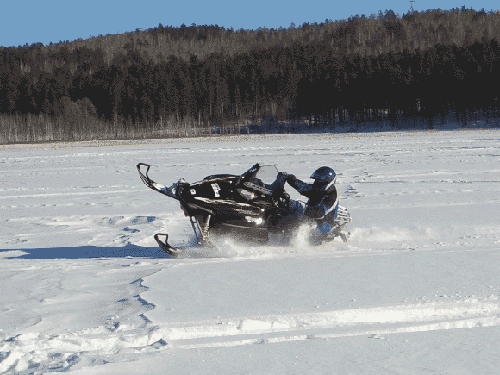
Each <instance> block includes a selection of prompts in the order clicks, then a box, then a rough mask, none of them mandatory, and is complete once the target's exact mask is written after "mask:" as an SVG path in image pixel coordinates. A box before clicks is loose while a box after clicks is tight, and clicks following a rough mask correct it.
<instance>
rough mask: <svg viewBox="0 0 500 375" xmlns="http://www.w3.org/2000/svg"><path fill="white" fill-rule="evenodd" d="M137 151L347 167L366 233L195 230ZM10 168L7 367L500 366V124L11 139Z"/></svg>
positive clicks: (2, 245)
mask: <svg viewBox="0 0 500 375" xmlns="http://www.w3.org/2000/svg"><path fill="white" fill-rule="evenodd" d="M139 162H143V163H148V164H152V165H153V167H152V169H151V171H150V173H149V175H150V177H151V178H153V180H155V181H157V182H159V183H162V184H166V185H170V184H171V183H173V182H176V181H177V180H178V179H179V178H181V177H183V178H185V179H186V181H191V182H194V181H198V180H200V179H202V178H203V177H205V176H206V175H209V174H217V173H233V174H240V173H242V172H244V171H245V170H247V169H248V168H249V167H250V166H251V165H253V164H254V163H256V162H259V163H262V164H275V165H276V166H277V167H278V169H279V170H281V171H285V172H288V173H293V174H295V175H296V176H297V177H298V178H301V179H303V180H306V181H308V178H309V176H310V174H311V173H312V172H313V171H314V170H315V169H316V168H317V167H320V166H322V165H328V166H331V167H333V168H334V169H335V171H336V172H337V175H338V179H337V188H338V191H339V193H340V204H341V205H343V206H345V207H346V208H347V209H348V210H349V212H350V214H351V216H352V219H353V221H352V223H351V224H349V227H348V230H350V231H351V237H350V241H349V242H348V243H347V244H344V243H343V242H342V241H340V240H338V241H337V240H336V241H334V242H333V243H329V244H327V245H323V246H319V247H311V246H309V245H308V244H307V242H306V241H305V240H304V235H303V233H302V231H301V230H299V231H298V232H297V234H296V236H295V238H294V239H293V241H292V244H291V245H290V246H283V245H281V244H278V243H276V244H274V243H271V244H268V245H265V246H264V245H259V244H251V243H238V242H236V241H235V240H233V239H231V238H217V239H216V243H217V248H216V249H211V248H196V247H190V246H189V245H190V243H192V241H193V234H192V230H191V227H190V224H189V220H188V219H187V218H185V217H184V216H183V214H182V211H181V210H180V209H179V205H178V203H177V202H176V201H174V200H172V199H168V198H166V197H164V196H162V195H161V194H158V193H156V192H153V191H152V190H149V189H148V188H147V187H146V186H145V185H143V184H142V182H141V180H140V179H139V175H138V173H137V170H136V167H135V166H136V164H137V163H139ZM0 172H1V174H0V176H1V177H0V178H1V184H0V191H1V194H0V212H1V216H0V220H1V226H0V275H1V276H0V277H1V281H2V288H1V289H0V373H5V374H42V373H47V372H59V371H70V372H72V373H75V374H343V375H344V374H418V375H421V374H431V373H432V374H434V373H438V374H500V366H499V360H498V348H499V347H500V302H499V300H498V296H499V290H500V132H499V131H498V130H468V131H445V132H440V131H428V132H387V133H366V134H342V135H325V134H322V135H269V136H257V135H254V136H237V137H236V136H234V137H220V138H199V139H182V140H157V141H142V142H128V141H127V142H124V141H123V142H118V141H113V142H111V141H110V142H100V143H99V142H87V143H86V142H81V143H59V144H41V145H10V146H0ZM287 191H288V192H289V193H290V194H291V196H292V198H296V199H297V198H299V196H298V194H297V193H296V192H295V191H294V190H293V189H291V188H290V187H288V188H287ZM154 233H169V235H170V239H171V243H172V244H174V245H177V246H180V247H182V248H183V249H184V253H183V254H182V256H181V257H180V258H178V259H173V258H170V257H169V256H168V255H167V254H165V253H163V252H161V251H160V249H159V248H158V247H157V246H156V243H155V241H154V239H153V234H154Z"/></svg>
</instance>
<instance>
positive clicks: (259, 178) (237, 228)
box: [137, 163, 351, 255]
mask: <svg viewBox="0 0 500 375" xmlns="http://www.w3.org/2000/svg"><path fill="white" fill-rule="evenodd" d="M141 167H143V168H144V167H146V171H145V172H144V173H143V170H141ZM150 168H151V165H149V164H145V163H139V164H137V171H138V172H139V175H140V177H141V180H142V181H143V182H144V184H145V185H146V186H148V187H149V188H150V189H152V190H155V191H157V192H159V193H161V194H164V195H166V196H167V197H169V198H173V199H175V200H177V201H178V202H179V203H180V207H181V209H182V210H183V211H184V215H185V216H189V219H190V222H191V226H192V228H193V231H194V233H195V236H196V241H197V244H198V245H203V246H206V245H211V242H210V234H218V235H221V234H222V235H224V234H229V235H231V236H233V237H234V236H236V237H237V238H239V239H242V240H250V241H252V242H254V241H258V242H262V243H265V242H267V241H268V240H269V237H270V235H271V234H276V235H281V236H282V238H283V237H285V238H290V236H291V234H292V233H293V231H294V229H296V228H297V227H298V225H299V224H300V223H298V222H296V221H297V220H293V218H291V216H290V211H289V207H290V204H289V203H290V196H289V195H288V193H286V191H285V190H284V188H278V189H272V188H271V185H268V184H266V183H265V182H264V180H266V179H267V178H268V177H271V178H273V179H274V178H276V176H277V175H279V174H280V173H281V172H278V169H277V168H276V166H274V165H259V164H255V165H254V166H252V167H251V168H250V169H249V170H248V171H246V172H245V173H243V174H242V175H233V174H216V175H210V176H207V177H205V178H204V179H203V180H201V181H198V182H195V183H188V182H186V181H185V180H184V179H180V180H179V181H178V182H176V183H173V184H172V185H171V186H164V185H160V184H158V183H156V182H154V181H153V180H152V179H151V178H149V176H148V172H149V169H150ZM349 222H351V217H350V215H349V212H348V211H347V209H346V208H345V207H342V206H339V209H338V214H337V218H336V220H335V223H334V227H333V229H332V230H331V231H330V233H329V234H328V235H327V236H323V237H322V238H321V240H320V241H319V243H322V242H324V241H331V240H333V239H334V238H336V237H340V238H342V240H343V241H344V242H347V234H346V233H343V232H342V230H343V229H344V227H345V226H346V225H347V224H348V223H349ZM160 236H164V237H165V239H164V240H162V239H161V238H160ZM154 239H155V240H156V242H157V243H158V245H159V246H160V247H161V248H162V249H163V250H164V251H165V252H166V253H168V254H171V255H177V254H178V252H179V249H177V248H175V247H173V246H171V245H170V244H169V243H168V234H165V233H157V234H155V235H154ZM316 244H318V242H316Z"/></svg>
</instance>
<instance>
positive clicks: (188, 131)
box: [0, 7, 500, 144]
mask: <svg viewBox="0 0 500 375" xmlns="http://www.w3.org/2000/svg"><path fill="white" fill-rule="evenodd" d="M499 38H500V13H499V12H498V11H497V12H486V11H484V9H482V10H480V11H476V10H473V9H467V8H465V7H461V8H455V9H451V10H440V9H432V10H427V11H424V12H418V11H410V12H408V13H406V14H404V15H403V16H400V15H397V14H395V13H394V12H393V11H392V10H386V11H385V12H382V11H380V12H379V13H378V14H371V15H370V16H366V15H361V16H360V15H355V16H352V17H349V18H348V19H347V20H335V21H332V20H328V19H327V20H325V21H324V22H321V23H317V22H315V23H304V24H302V25H300V26H298V27H297V26H296V25H294V24H293V23H292V24H291V25H290V27H288V28H283V27H280V28H279V29H272V28H271V29H267V28H259V29H257V30H244V29H240V30H234V29H232V28H231V29H225V28H223V27H219V26H218V25H210V26H208V25H203V26H200V25H195V24H192V25H191V26H185V25H182V26H181V27H164V26H163V25H162V24H159V25H158V27H154V28H150V29H147V30H143V29H136V30H135V31H132V32H127V33H123V34H115V35H109V34H108V35H98V36H95V37H92V38H89V39H86V40H83V39H78V40H73V41H68V40H66V41H59V43H50V45H43V44H42V43H34V44H32V45H28V44H26V45H24V46H18V47H8V48H7V47H0V143H4V144H5V143H22V142H29V143H32V142H49V141H82V140H94V139H144V138H162V137H186V136H199V135H209V134H227V133H245V134H246V133H256V132H268V133H278V132H305V131H307V132H320V131H329V132H335V129H336V128H338V127H340V126H343V125H346V124H349V125H352V126H354V127H355V129H356V130H357V131H362V130H363V129H369V128H373V127H375V126H379V125H380V124H386V125H388V126H390V127H391V129H395V130H396V129H407V128H428V129H432V128H433V127H434V126H436V125H437V124H443V123H446V122H450V121H453V122H458V123H460V124H463V125H465V124H466V123H467V122H468V121H478V120H482V121H485V122H490V123H496V122H498V119H499V118H500V113H499V111H498V109H499V108H498V102H497V99H498V90H499V85H498V83H499V82H500V79H499V78H500V58H499V57H500V45H499Z"/></svg>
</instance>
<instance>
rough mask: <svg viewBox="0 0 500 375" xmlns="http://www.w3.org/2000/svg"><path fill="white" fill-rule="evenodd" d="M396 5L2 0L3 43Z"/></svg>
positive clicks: (420, 0) (487, 3) (272, 22)
mask: <svg viewBox="0 0 500 375" xmlns="http://www.w3.org/2000/svg"><path fill="white" fill-rule="evenodd" d="M467 1H468V2H467V3H466V2H465V0H456V1H455V0H435V1H431V0H415V2H414V3H413V8H414V9H415V10H418V11H419V12H421V11H425V10H428V9H437V8H440V9H443V10H444V9H446V10H448V9H452V8H460V7H461V6H463V5H465V6H466V7H467V8H470V7H473V8H474V9H476V10H479V9H481V8H484V9H485V10H488V11H489V10H492V9H493V10H497V9H499V8H500V6H499V5H498V2H494V1H492V0H484V1H481V0H479V1H477V0H475V1H474V2H472V1H471V0H467ZM386 9H392V10H394V12H396V13H398V14H400V15H402V14H404V13H407V12H408V10H409V9H410V2H409V1H406V0H398V1H395V0H384V1H374V0H347V1H338V0H330V1H324V0H309V1H296V0H289V1H283V0H267V1H264V0H253V1H247V2H243V1H238V0H205V1H200V0H173V1H171V0H162V1H158V0H138V1H130V0H121V1H116V0H100V1H96V0H80V1H75V0H65V1H63V0H24V1H23V0H0V46H6V47H9V46H18V45H24V44H26V43H28V44H32V43H36V42H41V43H43V44H48V43H50V42H51V41H52V42H53V43H57V42H59V40H70V41H71V40H74V39H78V38H82V39H87V38H89V37H90V36H97V35H99V34H103V35H105V34H116V33H118V32H120V33H124V32H127V31H133V30H135V29H136V28H143V29H148V28H150V27H157V26H158V24H159V23H161V24H162V25H163V26H175V27H178V26H180V25H181V24H183V23H184V24H186V25H187V26H190V25H191V24H192V23H195V24H197V25H204V24H207V25H210V24H214V25H215V24H217V25H219V26H223V27H225V28H230V27H233V28H234V29H240V28H243V29H256V28H258V27H268V28H271V27H272V28H278V27H280V26H283V27H289V26H290V23H291V22H294V23H295V24H296V25H297V26H299V25H302V23H304V22H315V21H317V22H323V21H324V20H325V19H329V20H330V19H331V20H333V21H335V20H340V19H347V18H349V17H350V16H352V15H356V14H359V15H361V14H365V15H370V14H371V13H375V14H376V13H378V11H379V10H382V11H385V10H386Z"/></svg>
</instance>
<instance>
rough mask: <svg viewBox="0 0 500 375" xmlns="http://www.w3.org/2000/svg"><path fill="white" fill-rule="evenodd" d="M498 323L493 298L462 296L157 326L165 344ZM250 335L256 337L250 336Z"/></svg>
mask: <svg viewBox="0 0 500 375" xmlns="http://www.w3.org/2000/svg"><path fill="white" fill-rule="evenodd" d="M497 325H500V304H499V303H498V302H496V300H491V301H481V302H480V301H479V300H477V299H464V300H459V301H453V302H446V303H442V302H435V303H423V304H412V305H399V306H387V307H375V308H366V309H347V310H333V311H326V312H317V313H302V314H283V315H266V316H254V317H240V318H232V319H217V320H207V321H198V322H196V321H193V322H183V323H169V324H166V325H163V326H162V327H160V328H159V333H161V336H162V340H163V341H165V342H167V343H168V345H169V347H170V348H178V349H193V348H202V347H230V346H240V345H248V344H260V343H279V342H286V341H297V340H307V339H314V338H322V339H329V338H342V337H349V336H368V337H370V338H377V339H378V338H383V337H381V335H388V334H394V333H410V332H423V331H434V330H443V329H461V328H476V327H488V326H497ZM255 336H258V337H257V338H255Z"/></svg>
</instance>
